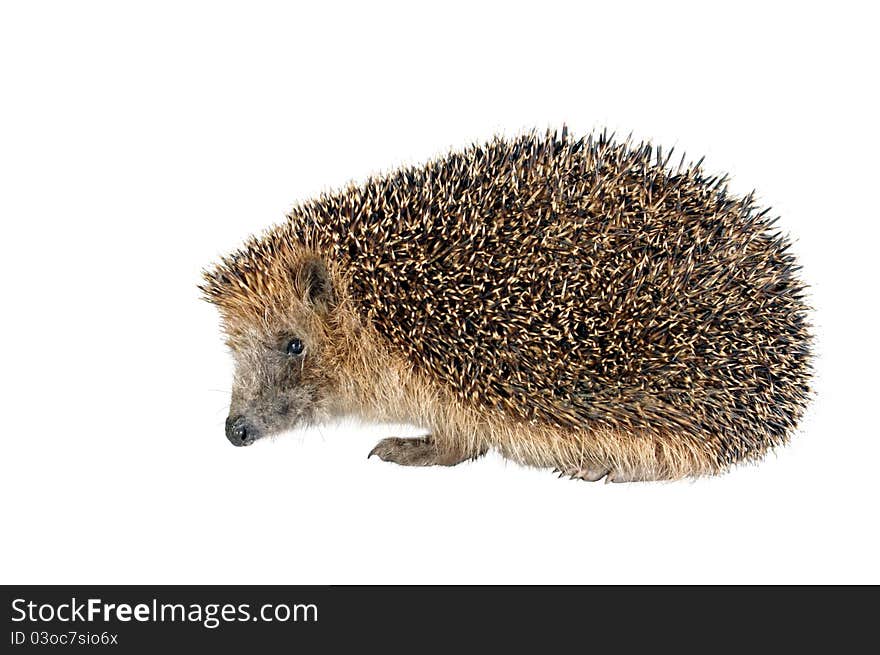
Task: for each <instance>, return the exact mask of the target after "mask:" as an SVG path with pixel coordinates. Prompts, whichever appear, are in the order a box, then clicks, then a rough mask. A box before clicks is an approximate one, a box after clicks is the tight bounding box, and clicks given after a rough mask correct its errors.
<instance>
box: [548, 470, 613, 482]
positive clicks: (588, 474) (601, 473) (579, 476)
mask: <svg viewBox="0 0 880 655" xmlns="http://www.w3.org/2000/svg"><path fill="white" fill-rule="evenodd" d="M557 470H558V471H559V477H560V478H561V477H563V476H565V475H567V476H568V478H569V479H570V480H584V481H585V482H596V481H598V480H601V479H602V478H604V477H606V476H608V477H610V476H611V470H610V469H608V468H606V467H604V466H577V467H571V468H566V469H553V472H554V473H555V472H556V471H557ZM606 479H607V478H606Z"/></svg>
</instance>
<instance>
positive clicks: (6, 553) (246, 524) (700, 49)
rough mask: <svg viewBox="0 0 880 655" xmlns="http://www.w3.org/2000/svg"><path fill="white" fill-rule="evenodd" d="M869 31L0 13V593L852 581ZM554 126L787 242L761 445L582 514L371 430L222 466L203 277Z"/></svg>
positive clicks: (872, 362) (475, 8)
mask: <svg viewBox="0 0 880 655" xmlns="http://www.w3.org/2000/svg"><path fill="white" fill-rule="evenodd" d="M363 4H364V5H366V4H367V3H363ZM873 11H874V8H873V7H872V3H847V2H836V3H833V4H831V5H829V6H828V8H825V7H822V6H818V5H817V6H814V5H811V4H810V3H801V2H799V3H791V4H787V3H767V2H760V3H748V2H734V3H724V4H723V5H722V4H716V3H706V2H696V3H693V4H673V3H668V2H658V3H643V4H635V3H625V2H613V3H611V2H608V3H601V4H596V5H595V6H589V5H588V3H574V2H573V3H570V4H563V3H554V2H547V1H543V2H540V3H535V4H531V3H530V5H529V6H528V7H527V6H526V5H525V3H524V4H523V5H522V6H520V5H518V4H516V3H512V2H504V3H497V4H485V5H484V4H482V3H478V2H466V3H462V4H458V3H450V2H444V3H438V4H437V5H436V8H434V9H426V8H424V7H423V6H422V5H421V4H418V3H400V4H396V5H382V6H372V7H366V6H359V5H341V4H334V3H329V2H320V3H319V2H309V3H303V4H302V5H301V6H293V5H292V4H290V5H289V6H286V7H281V6H276V5H272V4H265V3H255V2H241V3H238V4H226V3H204V4H200V3H185V2H155V1H153V2H144V3H120V2H106V3H98V2H76V3H73V2H58V3H45V2H8V3H4V4H3V5H2V9H0V94H2V97H0V224H2V228H0V229H2V241H0V247H2V257H0V269H2V270H0V276H2V281H3V282H2V283H3V301H2V321H0V333H2V339H0V343H2V348H3V352H2V376H0V385H2V393H0V398H2V413H0V417H2V423H0V441H2V447H0V492H2V502H0V507H2V509H0V512H2V514H0V519H2V520H0V525H2V526H3V527H2V532H3V536H2V537H0V582H3V583H86V582H88V583H343V582H347V583H363V582H374V583H392V582H394V583H415V582H440V583H446V582H480V583H484V582H502V583H504V582H527V583H532V582H560V583H591V582H597V583H598V582H604V583H618V582H619V583H624V582H628V583H648V582H688V583H702V582H734V583H739V582H743V583H744V582H768V583H771V582H772V583H776V582H874V583H877V582H880V566H878V556H877V552H878V548H880V544H878V527H877V524H878V521H877V513H876V512H877V501H878V467H877V462H878V458H880V434H878V428H877V425H878V421H877V418H876V416H877V411H878V402H877V391H878V384H877V379H878V375H877V373H878V366H880V362H878V357H877V337H876V334H877V313H876V306H877V297H878V294H877V284H878V282H877V273H876V271H877V237H878V222H880V216H878V214H880V211H878V206H880V202H878V197H877V191H878V161H880V159H878V153H880V149H878V148H880V142H878V131H877V116H878V114H880V107H878V102H877V97H876V93H877V64H878V49H877V45H876V43H877V39H876V34H875V28H876V26H877V24H878V21H877V16H876V15H871V14H872V12H873ZM563 121H564V122H567V123H568V125H569V128H570V131H571V132H572V133H573V134H575V135H581V134H585V133H587V132H589V131H590V130H593V129H596V128H602V127H606V126H607V127H609V128H610V129H612V130H617V131H618V132H622V133H624V134H626V133H628V132H630V131H632V132H633V133H634V136H635V137H636V138H649V139H651V140H653V141H654V142H655V143H658V144H661V145H663V146H664V147H669V146H676V148H677V149H684V150H686V151H687V152H688V153H691V154H693V156H694V158H698V157H699V156H701V155H704V154H705V155H706V156H707V158H706V168H707V169H708V170H710V171H713V172H721V171H728V172H730V173H731V174H732V175H733V187H732V188H733V190H734V191H736V192H737V193H742V192H747V191H749V190H751V189H752V188H756V189H757V190H758V194H759V197H760V199H761V202H762V203H764V204H769V205H772V206H773V208H774V213H778V214H780V215H781V216H782V221H781V225H782V227H783V228H784V229H785V230H787V231H789V232H791V233H792V234H793V235H794V237H795V239H796V246H795V251H796V253H797V254H798V255H799V256H800V258H801V261H802V264H803V267H804V268H803V276H804V278H805V279H806V280H807V281H808V282H809V283H810V284H811V287H812V288H811V302H812V304H813V305H814V306H815V307H816V312H815V316H814V319H815V324H816V333H817V335H818V342H817V351H818V356H819V358H818V360H817V377H816V380H815V389H816V400H815V402H814V403H813V405H812V407H811V409H810V412H809V415H808V416H807V418H806V419H805V420H804V422H803V424H802V429H801V431H800V432H799V434H797V435H796V437H795V439H794V441H793V443H792V444H791V446H790V447H788V448H785V449H782V450H779V451H778V452H777V453H776V454H775V455H772V456H770V457H769V458H768V459H767V460H766V461H765V462H764V463H763V464H761V465H760V466H757V467H746V468H741V469H738V470H736V471H734V472H733V473H731V474H729V475H726V476H724V477H721V478H717V479H711V480H702V481H698V482H684V483H673V484H640V485H603V484H589V483H582V482H572V481H567V480H557V479H556V478H555V477H554V476H553V475H551V474H550V473H549V472H548V471H538V470H527V469H523V468H520V467H518V466H516V465H514V464H509V463H505V462H504V461H503V460H501V459H500V458H499V457H498V456H496V455H491V456H489V457H487V458H484V459H483V460H481V461H478V462H476V463H473V464H466V465H461V466H458V467H456V468H452V469H442V468H436V469H417V468H416V469H407V468H400V467H396V466H394V465H392V464H386V463H382V462H379V461H377V460H376V459H372V460H370V461H367V459H366V455H367V452H368V451H369V449H370V448H371V447H372V445H373V444H374V442H375V441H376V440H377V439H379V438H380V437H383V436H388V435H389V434H395V433H396V432H397V431H396V430H395V429H389V428H388V427H381V426H360V427H359V426H353V425H343V426H328V427H327V428H325V429H322V430H315V431H311V432H307V433H305V432H304V433H296V434H289V435H284V436H282V437H279V438H276V439H274V440H266V441H265V442H261V443H258V444H256V445H255V446H253V447H251V448H246V449H242V448H233V447H232V446H230V444H229V443H228V442H227V440H226V438H225V437H224V434H223V420H224V418H225V416H226V409H227V401H228V393H227V392H228V389H229V385H230V382H231V362H230V358H229V357H228V354H227V353H226V351H225V346H223V344H222V340H221V337H220V333H219V326H218V317H217V315H216V312H215V310H214V309H213V308H212V307H211V306H209V305H207V304H205V303H203V302H202V301H200V300H199V297H198V292H197V290H196V284H197V283H198V281H199V272H200V269H201V268H202V267H204V266H207V265H209V264H210V263H211V262H212V261H213V260H215V259H216V258H217V257H218V256H219V255H221V254H223V253H225V252H227V251H229V250H231V249H233V248H235V247H236V246H238V245H239V243H240V242H241V241H242V240H243V239H244V238H245V237H246V236H247V235H248V234H250V233H253V232H257V231H260V230H262V229H263V228H264V227H267V226H268V225H270V224H272V223H274V222H277V221H279V220H281V219H282V217H283V215H284V213H285V211H286V210H287V209H288V208H289V207H290V206H291V205H292V204H293V203H294V202H295V201H297V200H301V199H306V198H309V197H311V196H313V195H315V194H317V193H319V192H320V191H322V190H330V189H334V188H336V187H339V186H341V185H343V184H344V183H346V182H347V181H349V180H351V179H355V180H359V179H363V178H364V177H366V176H367V175H368V174H370V173H374V172H378V171H384V170H388V169H389V168H392V167H394V166H397V165H401V164H407V163H419V162H422V161H424V160H425V159H427V158H429V157H431V156H434V155H437V154H441V153H443V152H445V151H446V150H447V149H449V148H451V147H461V146H464V145H466V144H468V143H469V142H471V141H473V140H482V139H486V138H489V137H490V136H492V135H493V134H494V133H496V132H503V133H507V134H516V133H517V132H519V131H521V130H522V129H525V128H528V127H532V126H537V127H539V128H542V129H543V128H546V127H548V126H553V127H558V126H561V124H562V123H563Z"/></svg>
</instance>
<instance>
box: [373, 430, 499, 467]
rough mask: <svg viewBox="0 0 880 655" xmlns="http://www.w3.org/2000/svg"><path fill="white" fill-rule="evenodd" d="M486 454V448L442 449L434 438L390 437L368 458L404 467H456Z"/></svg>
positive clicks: (381, 442)
mask: <svg viewBox="0 0 880 655" xmlns="http://www.w3.org/2000/svg"><path fill="white" fill-rule="evenodd" d="M485 454H486V448H485V447H482V448H480V449H478V450H476V451H473V452H467V451H463V450H461V449H459V448H448V447H446V448H444V447H441V446H440V443H439V442H438V440H436V439H435V438H434V437H433V436H427V437H419V438H418V439H400V438H397V437H389V438H388V439H382V441H380V442H379V443H377V444H376V447H375V448H373V450H371V451H370V454H369V455H368V456H367V458H368V459H369V458H370V457H372V456H373V455H376V456H377V457H378V458H379V459H381V460H383V461H386V462H394V463H395V464H400V465H402V466H455V465H456V464H460V463H461V462H465V461H468V460H471V459H476V458H477V457H480V456H482V455H485Z"/></svg>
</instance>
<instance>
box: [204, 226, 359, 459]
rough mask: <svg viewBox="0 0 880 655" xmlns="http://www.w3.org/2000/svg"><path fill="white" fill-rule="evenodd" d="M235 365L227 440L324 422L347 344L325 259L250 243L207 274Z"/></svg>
mask: <svg viewBox="0 0 880 655" xmlns="http://www.w3.org/2000/svg"><path fill="white" fill-rule="evenodd" d="M205 280H206V282H205V284H203V286H202V287H201V288H202V290H203V292H204V294H205V296H206V298H207V299H208V300H209V301H210V302H212V303H214V304H215V305H217V306H218V308H219V309H220V313H221V316H222V319H223V327H224V331H225V332H226V335H227V343H228V345H229V347H230V349H231V350H232V355H233V359H234V360H235V379H234V382H233V387H232V400H231V403H230V408H229V417H228V418H227V419H226V436H227V437H228V438H229V441H231V442H232V443H233V444H234V445H236V446H248V445H250V444H252V443H253V442H254V441H255V440H257V439H259V438H260V437H263V436H266V435H271V434H276V433H279V432H283V431H284V430H288V429H292V428H296V427H300V426H305V425H309V424H313V423H317V422H320V421H322V420H326V419H327V418H329V417H330V416H332V415H333V414H334V413H335V407H336V405H337V397H336V396H337V390H338V389H339V388H340V382H341V381H340V380H339V379H337V377H338V373H337V372H338V370H339V366H337V365H336V361H337V359H338V357H339V354H340V346H341V345H343V344H344V342H345V339H344V338H342V337H341V335H340V334H339V328H338V327H336V326H338V321H336V320H335V316H334V314H335V312H336V290H335V289H334V284H333V282H332V276H331V274H330V271H329V269H328V264H327V262H326V260H325V259H323V258H322V257H321V256H319V255H317V254H316V253H314V252H309V251H307V250H305V249H298V250H297V251H294V252H291V251H290V249H289V247H286V248H285V249H283V250H281V251H279V250H278V249H276V248H275V247H273V244H272V241H271V240H264V241H261V242H251V244H250V245H249V247H248V248H246V249H245V250H244V251H241V252H239V253H237V254H235V255H233V256H231V257H228V258H226V259H225V260H224V261H223V263H222V264H221V265H220V266H219V267H217V269H216V270H214V271H211V272H209V273H206V274H205Z"/></svg>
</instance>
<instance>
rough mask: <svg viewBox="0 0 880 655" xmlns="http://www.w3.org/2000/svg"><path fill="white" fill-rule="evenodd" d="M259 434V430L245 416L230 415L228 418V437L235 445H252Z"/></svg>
mask: <svg viewBox="0 0 880 655" xmlns="http://www.w3.org/2000/svg"><path fill="white" fill-rule="evenodd" d="M257 436H258V435H257V430H256V429H255V428H254V426H253V425H252V424H251V423H249V422H248V420H247V419H246V418H245V417H244V416H242V415H240V414H239V415H238V416H231V415H230V416H229V418H227V419H226V438H227V439H229V441H230V442H231V443H232V445H233V446H250V445H251V444H252V443H254V441H256V440H257Z"/></svg>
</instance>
